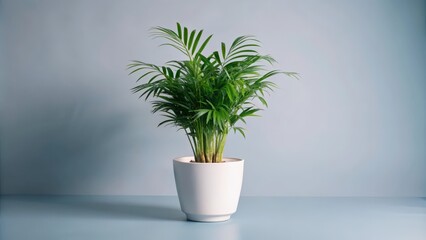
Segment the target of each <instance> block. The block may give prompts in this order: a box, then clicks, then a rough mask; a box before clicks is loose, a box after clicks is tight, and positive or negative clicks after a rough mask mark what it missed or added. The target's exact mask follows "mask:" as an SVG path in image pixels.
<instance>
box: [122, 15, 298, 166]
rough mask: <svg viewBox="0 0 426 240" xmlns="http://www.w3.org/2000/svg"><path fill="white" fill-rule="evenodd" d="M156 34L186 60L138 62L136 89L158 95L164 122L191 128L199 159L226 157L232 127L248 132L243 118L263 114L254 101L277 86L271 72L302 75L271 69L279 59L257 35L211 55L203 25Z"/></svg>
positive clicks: (155, 102)
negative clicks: (262, 51) (268, 68)
mask: <svg viewBox="0 0 426 240" xmlns="http://www.w3.org/2000/svg"><path fill="white" fill-rule="evenodd" d="M152 34H153V36H154V37H155V38H162V39H163V40H165V42H164V43H163V44H162V45H165V46H170V47H173V48H175V49H177V50H178V51H180V52H182V53H183V54H184V55H185V56H186V59H185V60H172V61H169V62H167V63H166V64H165V65H164V66H159V65H155V64H150V63H146V62H141V61H132V63H131V64H129V65H128V68H129V70H130V74H134V73H140V74H141V75H140V76H139V78H138V79H137V82H139V81H140V80H144V83H142V84H140V85H137V86H136V87H134V88H133V89H132V91H133V92H134V93H139V94H140V97H144V98H145V100H147V99H149V98H153V99H154V100H153V101H152V105H153V109H152V112H153V113H156V112H159V113H161V114H162V115H163V116H164V117H165V120H164V121H162V122H161V123H160V124H159V126H161V125H168V124H170V125H174V126H177V127H178V128H179V129H183V130H184V131H185V133H186V135H187V137H188V140H189V142H190V144H191V148H192V151H193V154H194V158H195V161H196V162H203V163H211V162H213V163H215V162H221V161H222V155H223V151H224V147H225V142H226V137H227V135H228V133H229V131H234V132H239V133H241V134H242V135H243V136H244V137H245V129H244V128H242V127H241V126H240V125H238V123H240V122H243V123H245V122H246V121H245V119H246V118H247V117H251V116H257V115H256V114H257V113H258V111H260V110H261V109H260V108H259V107H257V106H256V105H255V104H254V101H255V100H256V99H257V100H259V102H260V103H261V104H263V105H264V106H266V107H267V102H266V100H265V98H264V95H265V93H267V92H268V91H270V90H273V88H274V87H275V84H274V83H273V82H270V81H268V79H269V78H270V77H272V76H274V75H277V74H279V73H284V74H286V75H289V76H297V75H296V73H294V72H280V71H277V70H272V71H266V70H265V69H264V64H265V63H266V64H271V63H272V62H274V59H273V58H272V57H270V56H268V55H261V54H259V53H258V51H257V50H256V49H258V48H259V41H258V40H256V39H255V38H254V37H252V36H240V37H237V38H236V39H235V40H234V41H233V42H232V44H231V45H230V46H226V45H225V43H223V42H222V43H221V45H220V49H219V50H218V51H214V52H213V53H211V54H207V55H206V54H204V53H203V50H204V49H205V48H206V46H207V45H208V44H209V42H210V40H211V38H212V36H213V35H209V36H207V37H204V36H203V30H201V31H197V30H192V31H191V30H189V29H188V28H187V27H182V26H181V25H180V24H179V23H177V28H176V30H171V29H168V28H164V27H155V28H153V29H152Z"/></svg>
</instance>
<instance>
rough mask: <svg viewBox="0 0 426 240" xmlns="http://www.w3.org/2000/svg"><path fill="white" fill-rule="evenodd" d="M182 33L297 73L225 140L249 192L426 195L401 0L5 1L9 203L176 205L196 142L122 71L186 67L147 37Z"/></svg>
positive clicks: (423, 93)
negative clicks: (238, 46) (78, 198)
mask: <svg viewBox="0 0 426 240" xmlns="http://www.w3.org/2000/svg"><path fill="white" fill-rule="evenodd" d="M179 2H181V3H179ZM176 21H180V22H181V23H183V24H184V25H188V26H190V27H195V28H204V29H205V31H206V32H209V33H214V34H215V36H214V41H213V43H215V44H218V43H219V41H227V42H229V41H231V40H232V39H233V38H234V37H236V36H239V35H243V34H253V35H256V36H257V37H258V38H259V39H260V40H261V41H262V43H263V45H264V48H263V50H264V52H265V53H270V54H271V55H273V56H274V57H275V58H276V59H277V60H278V62H279V63H278V64H277V65H276V67H277V68H280V69H283V70H292V71H298V72H300V73H301V76H302V79H301V80H300V81H297V80H292V79H285V78H275V80H276V81H277V82H278V84H279V86H280V89H279V90H277V91H276V92H275V93H274V94H273V95H272V96H271V97H269V101H270V107H269V109H268V110H267V111H265V112H264V113H263V118H256V119H252V120H250V121H249V122H248V126H247V128H248V129H249V132H248V136H247V139H246V140H244V139H243V138H241V137H239V136H231V137H230V139H229V141H228V144H227V148H226V153H227V155H228V156H234V157H242V158H244V159H246V169H245V170H246V171H245V182H244V187H243V194H244V195H312V196H326V195H333V196H349V195H351V196H426V70H425V69H426V4H425V1H403V0H400V1H384V0H383V1H378V0H376V1H195V0H194V1H101V0H99V1H94V0H89V1H65V0H60V1H48V0H37V1H36V0H34V1H2V2H0V50H1V51H2V53H1V57H0V63H1V65H0V77H1V81H0V108H1V112H0V113H1V119H0V120H1V122H0V127H1V128H0V131H1V132H0V134H1V145H0V146H1V149H0V150H1V152H0V153H1V155H0V156H1V161H0V164H1V165H0V169H1V172H0V173H1V178H0V180H1V193H3V194H15V193H29V194H31V193H35V194H175V193H176V191H175V187H174V179H173V172H172V162H171V159H172V158H173V157H175V156H182V155H187V154H189V153H190V148H189V145H188V143H187V142H186V139H185V137H184V135H183V133H182V132H176V130H175V129H173V128H167V127H166V128H156V125H157V123H158V122H159V120H160V119H161V118H159V117H158V116H153V115H152V114H151V113H150V106H149V105H148V104H147V103H144V102H142V101H140V100H138V99H137V96H135V95H131V94H130V91H129V89H130V88H131V87H132V86H134V78H132V77H128V76H127V72H126V70H125V66H126V64H127V63H128V61H129V60H131V59H143V60H146V61H149V62H154V63H158V64H160V63H164V62H165V61H166V60H169V59H171V58H176V57H179V55H178V54H177V53H175V52H174V51H173V50H172V49H168V48H157V45H158V44H159V42H158V41H157V40H152V39H150V38H149V36H148V31H147V30H148V29H149V27H152V26H157V25H161V26H166V27H174V23H175V22H176Z"/></svg>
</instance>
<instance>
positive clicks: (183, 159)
mask: <svg viewBox="0 0 426 240" xmlns="http://www.w3.org/2000/svg"><path fill="white" fill-rule="evenodd" d="M191 160H192V161H191ZM193 160H194V156H182V157H177V158H174V159H173V162H177V163H182V164H194V165H197V164H201V165H211V164H214V165H216V164H221V163H224V164H232V163H241V162H244V159H242V158H234V157H223V158H222V160H223V161H222V162H220V163H200V162H194V161H193Z"/></svg>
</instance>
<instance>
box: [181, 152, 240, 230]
mask: <svg viewBox="0 0 426 240" xmlns="http://www.w3.org/2000/svg"><path fill="white" fill-rule="evenodd" d="M193 159H194V158H193V157H180V158H176V159H174V161H173V170H174V174H175V180H176V189H177V192H178V196H179V202H180V207H181V209H182V211H183V212H184V213H185V214H186V216H187V218H188V220H192V221H200V222H220V221H226V220H228V219H229V218H230V217H231V214H233V213H235V212H236V211H237V206H238V201H239V199H240V192H241V185H242V182H243V170H244V160H242V159H237V158H223V161H224V162H223V163H195V162H191V161H192V160H193Z"/></svg>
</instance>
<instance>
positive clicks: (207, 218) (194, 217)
mask: <svg viewBox="0 0 426 240" xmlns="http://www.w3.org/2000/svg"><path fill="white" fill-rule="evenodd" d="M186 218H187V219H188V220H189V221H194V222H224V221H227V220H229V218H231V214H229V215H198V214H186Z"/></svg>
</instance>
